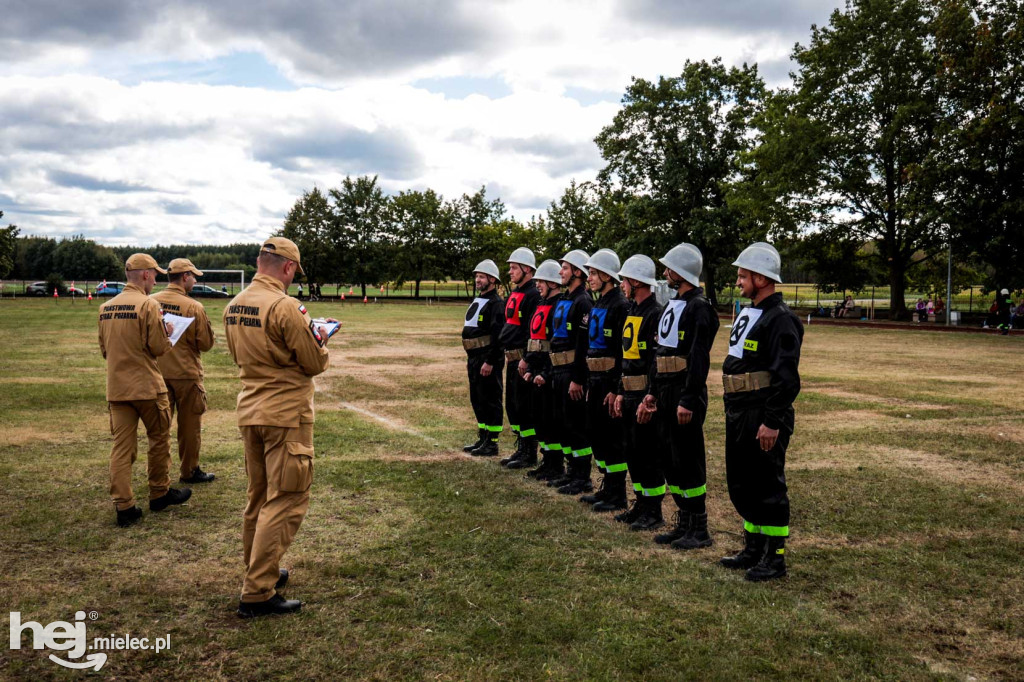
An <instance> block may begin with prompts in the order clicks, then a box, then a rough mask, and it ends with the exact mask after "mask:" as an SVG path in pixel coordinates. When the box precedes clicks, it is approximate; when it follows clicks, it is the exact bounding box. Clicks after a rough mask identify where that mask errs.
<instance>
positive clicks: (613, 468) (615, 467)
mask: <svg viewBox="0 0 1024 682" xmlns="http://www.w3.org/2000/svg"><path fill="white" fill-rule="evenodd" d="M628 468H629V466H628V465H627V464H626V463H625V462H623V463H622V464H606V465H605V467H604V470H605V471H606V472H608V473H609V474H617V473H619V472H620V471H626V470H627V469H628Z"/></svg>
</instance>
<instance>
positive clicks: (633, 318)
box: [594, 255, 665, 530]
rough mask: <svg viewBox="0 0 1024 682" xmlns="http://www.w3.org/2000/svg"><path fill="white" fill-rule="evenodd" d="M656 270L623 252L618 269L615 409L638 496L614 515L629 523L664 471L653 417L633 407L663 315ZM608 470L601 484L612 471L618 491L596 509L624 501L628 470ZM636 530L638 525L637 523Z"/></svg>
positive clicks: (612, 508) (646, 381)
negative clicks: (625, 299)
mask: <svg viewBox="0 0 1024 682" xmlns="http://www.w3.org/2000/svg"><path fill="white" fill-rule="evenodd" d="M654 272H655V268H654V261H652V260H651V259H650V258H648V257H647V256H641V255H637V256H631V257H629V258H627V259H626V262H625V263H623V264H622V270H620V271H619V277H621V278H622V287H623V289H624V290H625V291H626V294H627V295H628V296H629V299H630V306H629V310H627V311H626V320H625V322H624V323H623V328H622V379H621V381H620V382H619V383H620V385H619V394H618V396H617V397H616V398H615V414H616V415H617V416H619V417H621V418H622V421H623V423H622V430H623V436H624V438H623V451H624V454H625V457H626V464H627V465H628V469H629V477H630V478H631V479H632V480H633V490H634V493H635V495H636V501H634V503H633V507H632V510H631V511H630V512H628V513H626V514H619V515H618V516H621V517H622V518H621V519H619V520H620V521H629V523H631V524H632V523H633V522H634V521H636V520H637V519H638V518H639V517H640V511H641V504H640V502H639V500H641V499H643V491H644V490H657V489H658V488H659V487H660V488H663V487H664V485H665V476H664V474H663V473H662V471H661V466H660V463H659V462H658V461H657V453H658V450H659V444H658V430H657V428H656V426H655V424H654V422H653V421H651V420H648V421H647V422H646V423H644V424H641V423H639V422H638V421H637V409H638V408H639V407H640V402H641V401H642V400H643V398H644V396H645V395H647V388H648V386H649V385H650V376H649V375H650V368H651V364H652V363H653V362H654V351H655V348H656V339H657V336H658V320H660V319H661V306H660V305H658V299H657V298H656V297H655V296H654V292H652V291H651V287H652V286H654V283H655V278H654V277H655V274H654ZM608 472H609V473H608V474H606V475H605V488H606V489H609V488H610V486H609V484H608V480H609V478H611V477H613V476H614V477H615V478H614V479H613V481H614V483H615V488H614V490H615V493H616V494H615V495H606V496H605V499H604V500H602V501H599V502H597V503H596V504H595V505H594V511H615V510H617V509H623V508H625V506H626V489H625V483H626V480H625V479H626V474H625V473H624V472H623V473H621V474H619V473H618V472H616V471H613V470H612V467H610V466H609V467H608ZM620 475H621V477H622V478H621V483H620V482H619V480H620V479H619V478H618V476H620ZM630 527H631V528H632V526H630ZM637 530H641V526H638V527H637Z"/></svg>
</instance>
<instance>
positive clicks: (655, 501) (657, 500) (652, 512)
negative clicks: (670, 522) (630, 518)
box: [629, 495, 665, 530]
mask: <svg viewBox="0 0 1024 682" xmlns="http://www.w3.org/2000/svg"><path fill="white" fill-rule="evenodd" d="M661 498H662V496H661V495H658V496H657V497H645V498H643V507H644V510H643V511H642V512H641V513H640V517H639V518H638V519H637V520H636V521H634V522H633V523H631V524H629V529H630V530H654V529H656V528H661V527H662V526H664V525H665V519H664V518H662V516H661Z"/></svg>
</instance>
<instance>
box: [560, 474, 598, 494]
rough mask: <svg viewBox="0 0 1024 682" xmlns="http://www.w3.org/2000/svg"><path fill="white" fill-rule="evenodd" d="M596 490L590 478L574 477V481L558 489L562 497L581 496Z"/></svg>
mask: <svg viewBox="0 0 1024 682" xmlns="http://www.w3.org/2000/svg"><path fill="white" fill-rule="evenodd" d="M593 489H594V484H593V483H591V482H590V477H589V476H588V477H587V478H579V477H577V476H573V477H572V479H571V480H570V481H569V482H568V483H566V484H565V485H563V486H561V487H560V488H559V489H558V493H559V494H560V495H579V494H580V493H588V492H590V491H591V490H593Z"/></svg>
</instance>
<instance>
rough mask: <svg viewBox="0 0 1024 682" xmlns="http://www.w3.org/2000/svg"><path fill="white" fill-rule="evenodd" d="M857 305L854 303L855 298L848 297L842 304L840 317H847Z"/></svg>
mask: <svg viewBox="0 0 1024 682" xmlns="http://www.w3.org/2000/svg"><path fill="white" fill-rule="evenodd" d="M856 305H857V304H856V303H854V302H853V296H849V295H848V296H847V297H846V300H845V301H843V302H842V303H841V304H840V307H839V317H847V316H849V314H850V311H851V310H853V309H854V307H855V306H856Z"/></svg>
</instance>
